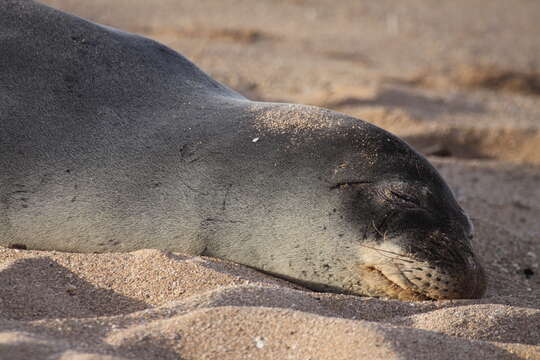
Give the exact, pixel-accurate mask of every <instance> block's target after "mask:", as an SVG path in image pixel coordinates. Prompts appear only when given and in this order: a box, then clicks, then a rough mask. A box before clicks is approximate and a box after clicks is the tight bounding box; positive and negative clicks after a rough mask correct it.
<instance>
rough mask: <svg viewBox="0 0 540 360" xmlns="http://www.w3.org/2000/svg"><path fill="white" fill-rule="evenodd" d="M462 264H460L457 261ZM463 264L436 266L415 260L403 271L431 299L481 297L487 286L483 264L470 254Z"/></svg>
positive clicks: (417, 288) (401, 269) (421, 292)
mask: <svg viewBox="0 0 540 360" xmlns="http://www.w3.org/2000/svg"><path fill="white" fill-rule="evenodd" d="M453 265H458V264H455V263H454V264H453ZM459 265H461V266H453V267H451V268H449V267H447V266H441V265H434V264H433V263H428V262H418V261H414V262H411V263H409V264H408V265H407V266H402V267H401V268H400V272H401V273H402V274H403V276H404V277H405V278H406V279H407V281H408V282H409V283H410V285H412V287H413V289H416V291H417V292H419V293H420V294H423V295H425V296H426V297H428V298H431V299H440V300H442V299H477V298H480V297H482V295H484V292H485V289H486V280H485V273H484V270H483V268H482V266H481V265H480V263H479V262H478V261H477V260H476V259H475V258H474V257H473V256H470V257H467V258H466V260H465V263H462V264H459Z"/></svg>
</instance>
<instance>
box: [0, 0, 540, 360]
mask: <svg viewBox="0 0 540 360" xmlns="http://www.w3.org/2000/svg"><path fill="white" fill-rule="evenodd" d="M46 2H47V3H49V4H52V5H54V6H56V7H60V8H63V9H65V10H67V11H69V12H72V13H75V14H78V15H80V16H83V17H86V18H90V19H92V20H95V21H97V22H101V23H105V24H108V25H111V26H115V27H119V28H122V29H125V30H128V31H132V32H137V33H140V34H143V35H146V36H149V37H152V38H154V39H156V40H158V41H161V42H163V43H165V44H167V45H169V46H171V47H172V48H174V49H176V50H178V51H180V52H182V53H183V54H185V55H186V56H188V57H189V58H190V59H192V60H193V61H194V62H195V63H197V64H198V65H199V66H200V67H201V68H203V69H204V70H205V71H206V72H208V73H209V74H211V75H212V76H213V77H215V78H216V79H218V80H220V81H222V82H223V83H225V84H227V85H229V86H230V87H232V88H234V89H236V90H238V91H239V92H241V93H243V94H245V95H246V96H248V97H250V98H251V99H254V100H263V101H286V102H298V103H308V104H313V105H318V106H323V107H328V108H331V109H333V110H337V111H340V112H344V113H347V114H351V115H353V116H357V117H360V118H363V119H365V120H368V121H370V122H373V123H375V124H378V125H379V126H381V127H384V128H386V129H388V130H390V131H392V132H394V133H396V134H398V135H400V136H402V137H403V138H404V139H405V140H406V141H408V142H409V143H410V144H412V145H413V146H414V147H415V148H417V149H418V150H419V151H421V152H423V153H424V154H426V155H427V156H428V157H429V159H430V161H432V163H433V164H434V165H435V166H436V167H437V168H438V169H439V170H440V172H441V173H442V174H443V176H444V177H445V179H446V180H447V181H448V183H449V184H450V185H451V187H452V188H453V190H454V192H455V193H456V197H457V198H458V200H459V202H460V203H461V204H462V206H463V207H464V208H465V209H466V210H467V212H468V213H469V214H470V215H471V217H472V219H473V222H474V224H475V228H476V237H475V239H474V246H475V248H476V251H477V252H478V253H479V254H480V255H481V257H482V259H483V263H484V264H485V268H486V271H487V274H488V277H489V285H488V286H489V287H488V291H487V294H486V296H485V297H484V298H482V299H479V300H456V301H425V302H402V301H397V300H385V299H376V298H369V297H357V296H348V295H337V294H326V293H316V292H313V291H310V290H307V289H304V288H302V287H300V286H297V285H295V284H291V283H289V282H286V281H284V280H280V279H276V278H273V277H270V276H268V275H265V274H262V273H260V272H257V271H256V270H253V269H249V268H246V267H244V266H240V265H236V264H232V263H228V262H225V261H221V260H217V259H212V258H205V257H193V256H186V255H183V254H172V253H167V252H163V251H158V250H152V249H148V250H141V251H137V252H132V253H127V254H125V253H124V254H117V253H113V254H70V253H60V252H38V251H30V250H21V249H0V279H1V282H0V283H1V284H2V285H3V286H2V287H1V288H0V359H63V360H64V359H80V360H82V359H85V360H86V359H179V358H182V359H248V358H249V359H359V358H364V359H440V360H442V359H540V268H539V264H540V221H538V220H539V219H540V205H538V204H540V186H539V185H540V106H539V105H540V75H539V74H540V42H539V41H538V36H537V34H538V33H540V22H539V21H538V18H539V17H540V4H539V3H537V2H535V1H527V0H520V1H513V2H509V1H503V0H499V1H487V0H475V1H465V0H458V1H452V2H443V3H437V5H434V3H433V2H431V1H427V0H411V1H407V2H397V1H377V2H358V1H354V0H343V1H340V2H328V1H323V0H319V1H316V0H313V1H310V0H295V1H293V0H289V1H270V0H266V1H257V2H255V1H249V0H235V1H220V0H213V1H210V0H208V1H204V2H201V1H196V0H183V1H174V0H162V1H156V2H147V1H142V0H114V1H112V0H107V1H105V0H94V1H91V2H89V1H75V0H48V1H46Z"/></svg>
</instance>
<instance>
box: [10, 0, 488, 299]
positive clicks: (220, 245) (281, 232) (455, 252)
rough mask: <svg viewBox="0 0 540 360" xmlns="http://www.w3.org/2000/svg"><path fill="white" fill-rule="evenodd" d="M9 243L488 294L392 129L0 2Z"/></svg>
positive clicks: (89, 26)
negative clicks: (187, 258) (222, 80)
mask: <svg viewBox="0 0 540 360" xmlns="http://www.w3.org/2000/svg"><path fill="white" fill-rule="evenodd" d="M0 30H1V31H0V109H1V114H2V115H1V118H0V138H1V141H0V152H1V156H0V169H1V172H0V182H1V185H0V243H1V244H2V245H3V246H18V247H25V248H27V249H42V250H59V251H71V252H116V251H132V250H136V249H142V248H157V249H164V250H167V251H175V252H183V253H188V254H199V255H206V256H213V257H218V258H223V259H228V260H231V261H234V262H237V263H240V264H245V265H248V266H251V267H254V268H257V269H259V270H261V271H264V272H267V273H271V274H275V275H276V276H281V277H284V278H286V279H290V280H292V281H295V282H298V283H300V284H303V285H305V286H308V287H309V288H312V289H315V290H321V291H337V292H345V293H353V294H360V295H372V296H382V297H393V298H400V299H452V298H477V297H480V296H481V295H482V294H483V292H484V289H485V277H484V272H483V270H482V267H481V265H480V263H479V261H478V258H477V257H476V256H475V254H474V253H473V250H472V247H471V237H472V236H473V235H472V226H471V223H470V221H469V219H468V217H467V216H466V214H465V213H464V212H463V210H462V209H461V208H460V206H459V205H458V203H457V202H456V200H455V198H454V196H453V195H452V192H451V190H450V189H449V187H448V186H447V185H446V183H445V182H444V180H443V179H442V178H441V176H440V175H439V174H438V173H437V171H436V170H435V169H434V168H433V167H432V166H431V165H430V164H429V162H428V161H427V160H426V159H425V158H423V157H422V156H421V155H419V154H418V153H416V152H415V151H414V150H413V149H412V148H411V147H410V146H408V145H407V144H406V143H405V142H403V141H402V140H400V139H399V138H397V137H396V136H394V135H392V134H390V133H388V132H386V131H384V130H382V129H380V128H378V127H376V126H374V125H371V124H369V123H367V122H364V121H362V120H359V119H355V118H352V117H349V116H346V115H343V114H339V113H335V112H332V111H329V110H324V109H321V108H316V107H309V106H303V105H294V104H277V103H261V102H253V101H250V100H248V99H246V98H244V97H243V96H241V95H239V94H238V93H236V92H234V91H232V90H230V89H229V88H227V87H225V86H223V85H221V84H219V83H218V82H216V81H215V80H213V79H211V78H210V77H209V76H207V75H206V74H205V73H204V72H202V71H201V70H199V69H198V68H197V67H196V66H195V65H194V64H192V63H191V62H190V61H188V60H187V59H186V58H184V57H183V56H181V55H180V54H178V53H176V52H174V51H173V50H171V49H169V48H167V47H165V46H163V45H161V44H159V43H157V42H155V41H152V40H150V39H147V38H144V37H141V36H137V35H133V34H128V33H125V32H121V31H119V30H115V29H112V28H109V27H105V26H101V25H97V24H94V23H91V22H89V21H86V20H83V19H81V18H78V17H75V16H72V15H69V14H66V13H63V12H60V11H57V10H54V9H52V8H49V7H47V6H44V5H41V4H39V3H36V2H34V1H29V0H4V1H2V3H1V4H0Z"/></svg>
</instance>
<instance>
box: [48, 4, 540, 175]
mask: <svg viewBox="0 0 540 360" xmlns="http://www.w3.org/2000/svg"><path fill="white" fill-rule="evenodd" d="M44 2H45V3H47V4H50V5H52V6H54V7H57V8H61V9H63V10H65V11H68V12H70V13H73V14H76V15H79V16H82V17H85V18H88V19H91V20H93V21H96V22H99V23H102V24H106V25H110V26H113V27H116V28H120V29H123V30H126V31H130V32H135V33H139V34H142V35H145V36H148V37H151V38H153V39H155V40H158V41H160V42H162V43H164V44H166V45H168V46H170V47H171V48H173V49H175V50H177V51H178V52H180V53H182V54H183V55H185V56H186V57H188V58H189V59H191V60H192V61H193V62H195V63H196V64H197V65H198V66H199V67H201V68H202V69H203V70H204V71H206V72H207V73H208V74H210V75H211V76H212V77H214V78H216V79H217V80H219V81H221V82H222V83H224V84H226V85H228V86H229V87H231V88H233V89H235V90H237V91H238V92H240V93H242V94H243V95H245V96H246V97H248V98H250V99H252V100H260V101H277V102H295V103H305V104H312V105H316V106H322V107H326V108H331V109H333V110H336V111H340V112H344V113H347V114H350V115H353V116H356V117H359V118H362V119H364V120H367V121H370V122H372V123H375V124H377V125H379V126H381V127H383V128H386V129H388V130H390V131H392V132H394V133H396V134H398V135H400V136H402V137H404V138H405V139H406V140H407V141H408V142H409V143H411V144H412V145H413V146H415V147H416V148H417V149H418V150H420V151H422V152H423V153H425V154H427V155H431V156H436V157H457V158H468V159H470V158H473V159H499V160H502V161H506V162H511V163H519V164H529V165H538V164H540V132H539V126H540V106H538V105H539V104H540V103H539V101H538V100H539V99H540V75H539V73H540V40H539V37H540V21H539V19H540V2H539V1H535V0H514V1H505V0H497V1H488V0H467V1H465V0H458V1H446V2H439V1H429V0H409V1H391V0H379V1H357V0H342V1H327V0H258V1H254V0H204V1H200V0H181V1H178V0H159V1H142V0H93V1H82V0H46V1H44Z"/></svg>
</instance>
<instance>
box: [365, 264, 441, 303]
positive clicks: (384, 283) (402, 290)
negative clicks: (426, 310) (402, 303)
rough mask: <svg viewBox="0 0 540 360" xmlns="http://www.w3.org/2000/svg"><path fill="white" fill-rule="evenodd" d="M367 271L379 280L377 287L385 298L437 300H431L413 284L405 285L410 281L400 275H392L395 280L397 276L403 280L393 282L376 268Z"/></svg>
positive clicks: (369, 267) (367, 267)
mask: <svg viewBox="0 0 540 360" xmlns="http://www.w3.org/2000/svg"><path fill="white" fill-rule="evenodd" d="M365 270H366V272H367V273H369V274H371V276H372V277H376V278H377V287H378V288H379V289H380V290H382V292H383V293H384V296H387V297H391V298H396V299H399V300H411V301H425V300H435V298H431V297H429V296H427V295H426V294H424V293H422V292H421V291H420V290H419V289H416V287H415V286H414V285H413V284H410V283H409V284H406V285H405V282H407V283H408V281H407V280H406V278H405V277H404V276H403V275H401V274H400V273H396V272H393V273H392V275H391V277H392V278H394V279H395V278H396V276H397V277H400V278H401V279H400V280H401V281H393V280H392V279H391V278H390V277H389V276H387V275H386V274H385V272H383V271H381V270H379V269H377V268H376V267H375V266H366V267H365ZM396 271H397V269H396ZM399 275H401V276H399ZM403 280H405V281H403ZM407 285H409V286H407Z"/></svg>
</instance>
